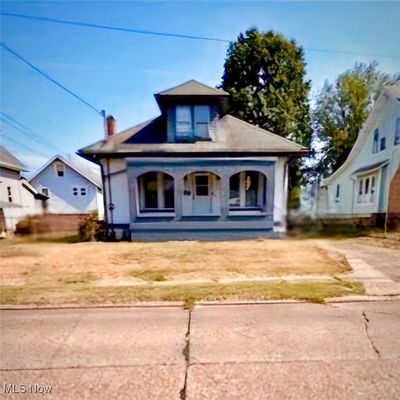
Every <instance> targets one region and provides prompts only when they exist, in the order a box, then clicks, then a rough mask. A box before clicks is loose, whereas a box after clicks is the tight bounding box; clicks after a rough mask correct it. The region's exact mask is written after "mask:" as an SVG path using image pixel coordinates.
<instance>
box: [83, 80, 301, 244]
mask: <svg viewBox="0 0 400 400" xmlns="http://www.w3.org/2000/svg"><path fill="white" fill-rule="evenodd" d="M228 96H229V95H228V93H226V92H224V91H222V90H219V89H215V88H212V87H209V86H206V85H204V84H202V83H199V82H197V81H195V80H190V81H188V82H185V83H183V84H181V85H179V86H176V87H173V88H171V89H168V90H165V91H163V92H160V93H157V94H156V95H155V98H156V101H157V103H158V105H159V107H160V110H161V115H160V116H158V117H157V118H155V119H152V120H149V121H145V122H142V123H140V124H138V125H136V126H134V127H133V128H130V129H127V130H125V131H123V132H121V133H118V134H115V120H114V119H113V117H111V116H109V117H108V118H107V127H108V129H107V134H106V138H105V139H104V140H101V141H99V142H97V143H95V144H93V145H91V146H88V147H85V148H83V149H81V150H79V151H78V154H79V155H81V156H82V157H84V158H86V159H88V160H90V161H93V162H96V163H98V164H99V165H100V166H101V170H102V174H103V182H104V188H105V189H104V192H105V198H106V200H105V204H106V209H107V212H106V221H107V223H108V226H109V228H111V229H112V230H114V231H115V232H116V234H117V237H120V236H121V235H122V234H124V235H125V237H126V235H128V237H130V238H132V239H139V240H145V239H170V238H176V239H185V238H210V237H216V238H228V237H229V238H230V237H252V236H253V237H254V236H263V235H273V234H277V233H282V232H284V231H285V228H286V223H285V219H286V209H287V205H286V203H287V186H288V172H287V167H288V161H289V160H290V159H291V158H292V157H299V156H303V155H304V154H306V153H307V149H305V148H304V147H302V146H300V145H298V144H296V143H294V142H292V141H290V140H287V139H284V138H282V137H281V136H278V135H276V134H274V133H272V132H269V131H266V130H264V129H261V128H259V127H257V126H253V125H251V124H248V123H246V122H244V121H242V120H240V119H238V118H235V117H233V116H231V115H229V114H226V113H225V109H226V104H227V101H228Z"/></svg>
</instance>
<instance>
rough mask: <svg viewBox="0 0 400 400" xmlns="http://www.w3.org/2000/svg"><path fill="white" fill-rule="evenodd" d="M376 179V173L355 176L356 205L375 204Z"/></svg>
mask: <svg viewBox="0 0 400 400" xmlns="http://www.w3.org/2000/svg"><path fill="white" fill-rule="evenodd" d="M377 180H378V175H377V174H376V173H372V174H367V175H361V176H358V177H357V205H359V206H371V205H375V204H376V191H377V190H376V188H377ZM371 199H372V201H371Z"/></svg>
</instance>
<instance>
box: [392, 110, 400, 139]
mask: <svg viewBox="0 0 400 400" xmlns="http://www.w3.org/2000/svg"><path fill="white" fill-rule="evenodd" d="M393 143H394V145H395V146H398V145H399V144H400V117H398V118H396V122H395V127H394V142H393Z"/></svg>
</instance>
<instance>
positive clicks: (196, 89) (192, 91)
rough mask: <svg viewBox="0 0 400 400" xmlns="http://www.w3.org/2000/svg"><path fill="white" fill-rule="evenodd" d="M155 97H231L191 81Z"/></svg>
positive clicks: (222, 91)
mask: <svg viewBox="0 0 400 400" xmlns="http://www.w3.org/2000/svg"><path fill="white" fill-rule="evenodd" d="M155 96H156V97H157V96H229V93H227V92H225V91H224V90H222V89H216V88H213V87H211V86H207V85H205V84H204V83H201V82H198V81H196V80H195V79H190V80H189V81H187V82H184V83H182V84H180V85H178V86H174V87H172V88H170V89H167V90H164V91H162V92H159V93H156V94H155Z"/></svg>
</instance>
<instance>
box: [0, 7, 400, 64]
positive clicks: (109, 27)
mask: <svg viewBox="0 0 400 400" xmlns="http://www.w3.org/2000/svg"><path fill="white" fill-rule="evenodd" d="M0 15H3V16H5V17H14V18H23V19H28V20H34V21H41V22H50V23H55V24H63V25H73V26H80V27H84V28H95V29H105V30H109V31H118V32H125V33H134V34H143V35H154V36H166V37H175V38H180V39H195V40H207V41H214V42H222V43H230V42H231V41H230V40H227V39H220V38H212V37H205V36H195V35H183V34H179V33H167V32H157V31H148V30H141V29H132V28H124V27H118V26H112V25H102V24H94V23H88V22H79V21H69V20H62V19H56V18H48V17H37V16H33V15H24V14H15V13H6V12H0ZM303 48H304V49H305V50H307V51H315V52H323V53H335V54H351V55H358V56H367V57H381V58H393V59H400V57H398V56H392V55H388V54H375V53H358V52H353V51H347V50H335V49H325V48H316V47H303Z"/></svg>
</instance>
